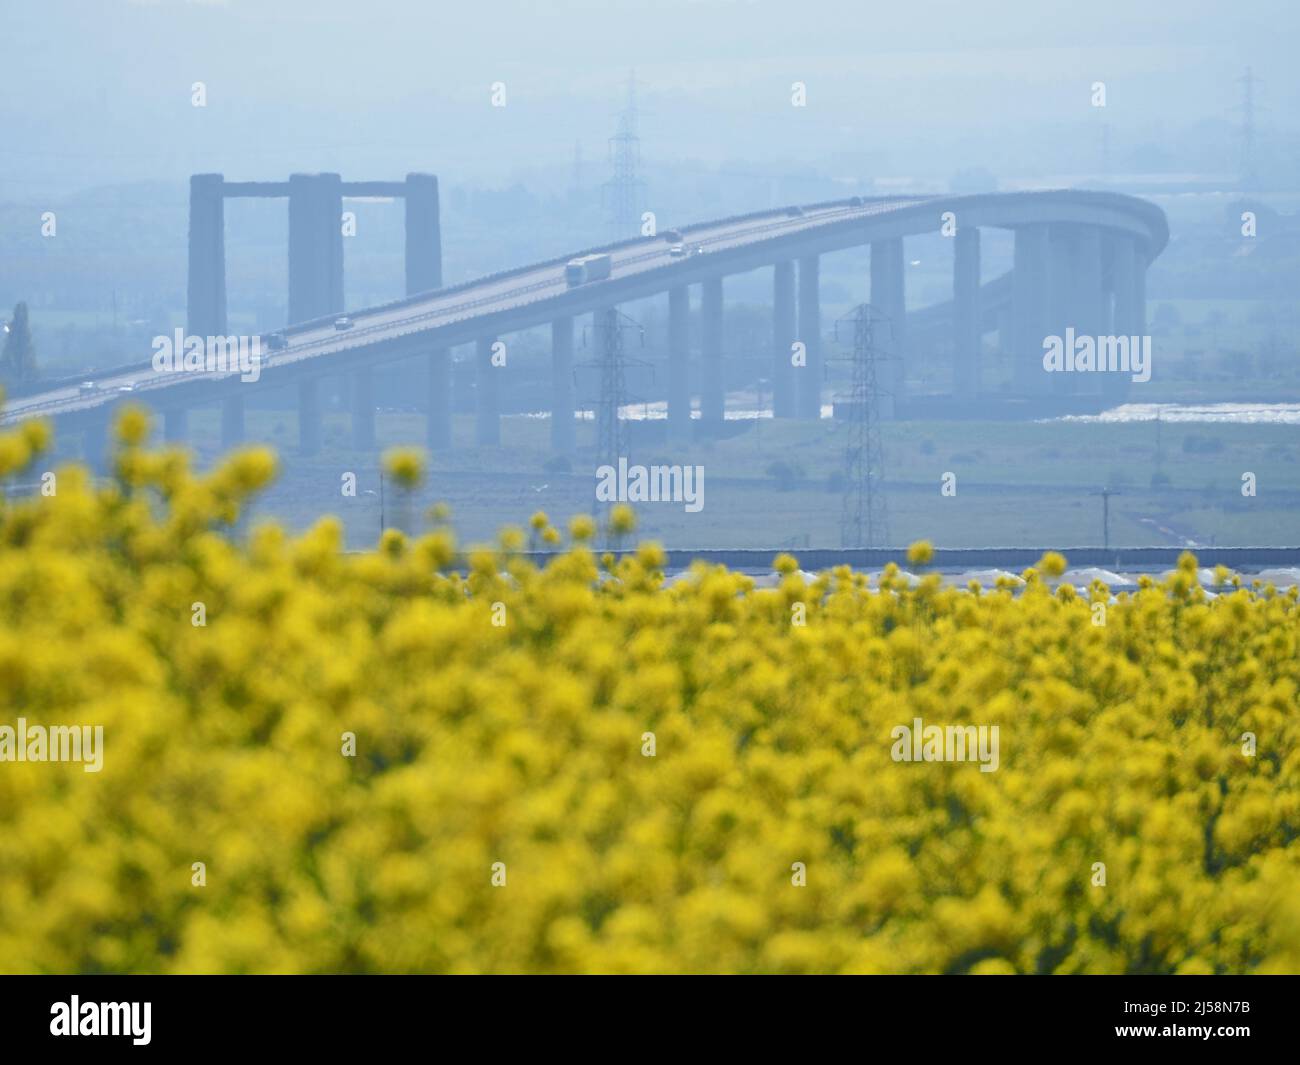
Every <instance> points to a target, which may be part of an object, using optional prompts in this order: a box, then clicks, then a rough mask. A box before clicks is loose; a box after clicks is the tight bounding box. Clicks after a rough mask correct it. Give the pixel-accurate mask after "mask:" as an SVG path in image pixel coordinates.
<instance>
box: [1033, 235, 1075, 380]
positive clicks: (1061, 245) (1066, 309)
mask: <svg viewBox="0 0 1300 1065" xmlns="http://www.w3.org/2000/svg"><path fill="white" fill-rule="evenodd" d="M1074 267H1075V251H1074V228H1073V227H1072V226H1064V225H1053V226H1051V227H1050V229H1049V236H1048V248H1047V331H1046V333H1045V334H1044V336H1058V337H1061V338H1062V340H1064V337H1065V331H1066V329H1070V328H1073V329H1074V330H1075V331H1076V332H1077V331H1078V324H1077V322H1076V315H1077V313H1078V303H1077V301H1076V300H1075V290H1076V285H1075V271H1074ZM1039 369H1040V372H1042V366H1041V359H1040V366H1039ZM1042 376H1043V377H1045V378H1046V380H1047V387H1048V390H1049V391H1051V392H1053V393H1055V394H1057V395H1064V394H1065V393H1067V392H1072V391H1074V390H1075V387H1077V385H1078V381H1077V379H1076V378H1075V375H1073V374H1069V373H1050V374H1049V373H1045V372H1043V373H1042Z"/></svg>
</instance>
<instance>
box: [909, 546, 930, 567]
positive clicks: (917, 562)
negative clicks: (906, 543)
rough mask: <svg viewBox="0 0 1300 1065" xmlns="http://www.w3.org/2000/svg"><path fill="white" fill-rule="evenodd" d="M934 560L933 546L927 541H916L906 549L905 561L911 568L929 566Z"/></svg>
mask: <svg viewBox="0 0 1300 1065" xmlns="http://www.w3.org/2000/svg"><path fill="white" fill-rule="evenodd" d="M933 558H934V545H933V544H932V543H930V541H929V540H917V541H916V542H915V543H914V544H912V545H911V546H910V547H908V549H907V561H908V564H909V565H912V566H925V565H929V563H930V560H931V559H933Z"/></svg>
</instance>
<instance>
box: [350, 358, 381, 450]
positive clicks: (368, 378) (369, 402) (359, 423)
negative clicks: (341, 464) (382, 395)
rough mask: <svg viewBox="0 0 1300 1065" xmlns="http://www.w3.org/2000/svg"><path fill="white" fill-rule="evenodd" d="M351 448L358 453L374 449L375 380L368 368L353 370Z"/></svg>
mask: <svg viewBox="0 0 1300 1065" xmlns="http://www.w3.org/2000/svg"><path fill="white" fill-rule="evenodd" d="M350 377H351V382H352V446H353V447H354V448H356V449H357V450H358V451H373V450H374V448H375V378H374V373H373V371H372V370H371V369H370V367H369V366H359V367H358V368H357V369H355V370H353V371H352V373H351V375H350Z"/></svg>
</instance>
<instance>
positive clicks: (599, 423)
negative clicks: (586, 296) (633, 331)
mask: <svg viewBox="0 0 1300 1065" xmlns="http://www.w3.org/2000/svg"><path fill="white" fill-rule="evenodd" d="M595 318H596V320H595V326H596V357H597V366H598V368H599V372H600V396H599V398H598V399H597V400H596V455H597V456H598V458H599V459H600V461H601V462H603V463H607V464H608V465H610V466H617V465H618V460H619V456H621V455H622V454H623V421H622V419H621V418H619V416H618V412H619V410H621V409H622V407H623V406H624V404H626V403H627V378H626V375H625V373H624V366H623V322H622V320H621V318H622V315H621V312H620V311H619V310H618V308H617V307H610V308H608V309H606V310H603V311H600V312H599V313H598V314H597V315H596V316H595Z"/></svg>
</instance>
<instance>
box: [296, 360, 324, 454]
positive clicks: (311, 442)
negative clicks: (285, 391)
mask: <svg viewBox="0 0 1300 1065" xmlns="http://www.w3.org/2000/svg"><path fill="white" fill-rule="evenodd" d="M320 444H321V410H320V379H319V378H316V377H309V378H306V379H304V380H302V381H299V382H298V451H299V452H300V453H301V454H303V455H318V454H320Z"/></svg>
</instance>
